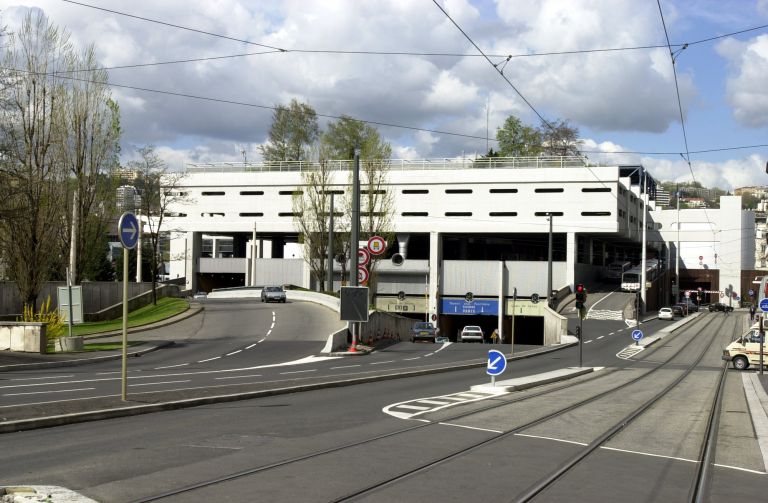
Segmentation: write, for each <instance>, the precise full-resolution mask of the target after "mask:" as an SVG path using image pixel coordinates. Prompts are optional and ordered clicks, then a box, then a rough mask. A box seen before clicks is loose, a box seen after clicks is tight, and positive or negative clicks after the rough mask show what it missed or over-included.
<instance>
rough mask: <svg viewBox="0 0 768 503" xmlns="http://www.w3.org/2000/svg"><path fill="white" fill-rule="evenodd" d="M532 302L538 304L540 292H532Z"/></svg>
mask: <svg viewBox="0 0 768 503" xmlns="http://www.w3.org/2000/svg"><path fill="white" fill-rule="evenodd" d="M531 302H533V303H534V304H537V303H538V302H539V294H538V293H533V294H531Z"/></svg>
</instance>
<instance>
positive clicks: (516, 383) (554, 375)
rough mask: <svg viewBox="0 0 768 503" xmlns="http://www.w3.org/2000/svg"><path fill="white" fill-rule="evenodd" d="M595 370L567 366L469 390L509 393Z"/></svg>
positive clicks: (593, 368) (594, 369)
mask: <svg viewBox="0 0 768 503" xmlns="http://www.w3.org/2000/svg"><path fill="white" fill-rule="evenodd" d="M596 370H597V369H596V368H595V367H568V368H565V369H560V370H553V371H551V372H544V373H541V374H534V375H532V376H526V377H516V378H514V379H507V380H505V381H499V382H497V383H496V385H495V386H491V385H490V384H477V385H475V386H472V387H471V388H469V389H470V391H482V392H484V393H499V394H501V393H509V392H510V391H520V390H524V389H528V388H533V387H535V386H541V385H543V384H550V383H553V382H558V381H566V380H568V379H572V378H574V377H578V376H580V375H584V374H589V373H592V372H594V371H596Z"/></svg>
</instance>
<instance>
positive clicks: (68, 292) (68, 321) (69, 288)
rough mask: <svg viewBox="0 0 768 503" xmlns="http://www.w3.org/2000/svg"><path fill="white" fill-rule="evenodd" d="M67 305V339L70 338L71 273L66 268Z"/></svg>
mask: <svg viewBox="0 0 768 503" xmlns="http://www.w3.org/2000/svg"><path fill="white" fill-rule="evenodd" d="M67 296H68V297H67V298H68V300H67V304H69V316H68V317H67V330H68V331H69V334H68V335H69V337H72V273H71V269H69V268H67Z"/></svg>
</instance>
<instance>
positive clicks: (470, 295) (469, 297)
mask: <svg viewBox="0 0 768 503" xmlns="http://www.w3.org/2000/svg"><path fill="white" fill-rule="evenodd" d="M464 300H465V301H467V302H472V301H473V300H475V294H474V293H472V292H467V293H466V294H464Z"/></svg>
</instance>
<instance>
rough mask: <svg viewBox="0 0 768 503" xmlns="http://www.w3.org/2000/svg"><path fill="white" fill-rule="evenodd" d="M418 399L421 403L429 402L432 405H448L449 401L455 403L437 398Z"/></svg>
mask: <svg viewBox="0 0 768 503" xmlns="http://www.w3.org/2000/svg"><path fill="white" fill-rule="evenodd" d="M416 401H417V402H419V403H428V404H430V405H448V404H449V403H453V402H439V401H437V400H428V399H426V398H425V399H424V400H416Z"/></svg>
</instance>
